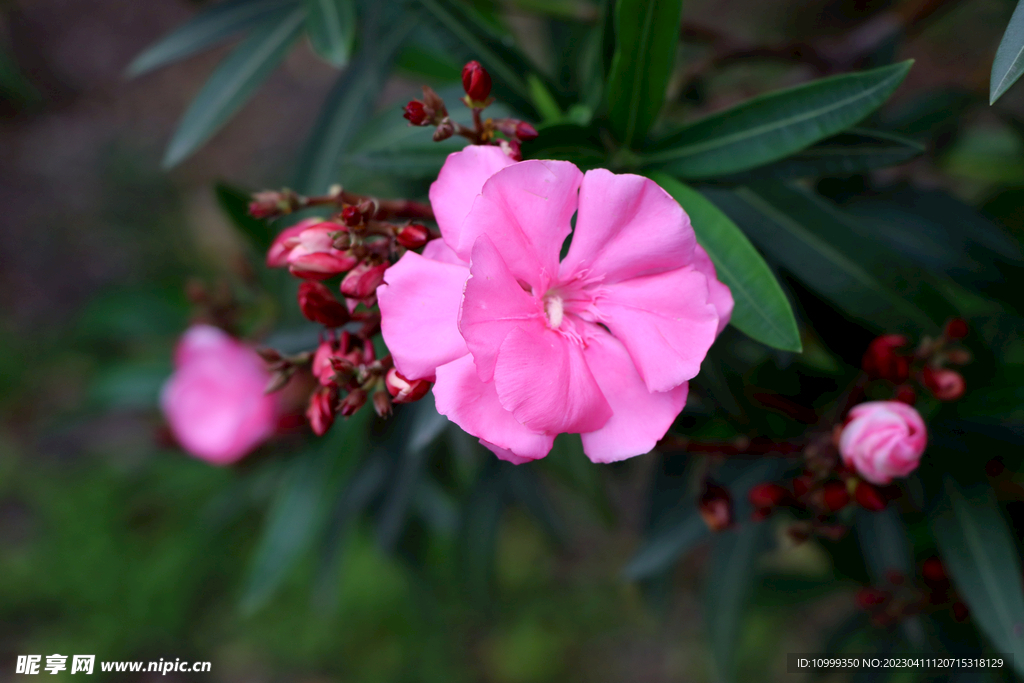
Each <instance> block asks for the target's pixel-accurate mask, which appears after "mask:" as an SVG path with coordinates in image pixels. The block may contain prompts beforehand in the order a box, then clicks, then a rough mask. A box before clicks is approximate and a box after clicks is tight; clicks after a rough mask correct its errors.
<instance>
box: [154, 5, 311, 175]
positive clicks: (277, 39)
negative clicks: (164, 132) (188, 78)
mask: <svg viewBox="0 0 1024 683" xmlns="http://www.w3.org/2000/svg"><path fill="white" fill-rule="evenodd" d="M302 19H303V13H302V10H301V9H299V8H295V9H291V10H287V11H283V12H276V13H274V14H272V15H271V16H270V17H268V18H266V19H265V20H264V21H263V22H262V23H261V24H260V25H259V26H258V27H257V28H256V29H254V30H253V32H252V33H251V34H250V35H249V37H248V38H246V40H245V41H244V42H243V43H242V44H241V45H239V46H238V47H237V48H235V50H234V52H232V53H231V54H230V55H228V57H227V59H225V60H224V61H223V62H221V63H220V65H219V66H218V67H217V69H216V70H215V71H214V72H213V75H211V76H210V78H209V79H208V80H207V81H206V84H205V85H204V86H203V89H202V90H200V91H199V94H198V95H196V98H195V99H194V100H193V101H192V104H191V105H189V108H188V111H186V112H185V116H183V117H182V119H181V123H179V124H178V130H177V131H175V133H174V137H173V138H171V142H170V144H169V145H168V146H167V153H166V154H165V155H164V162H163V163H164V167H165V168H171V167H172V166H175V165H177V164H178V163H180V162H181V161H183V160H184V159H185V158H186V157H188V156H189V155H190V154H192V153H193V152H195V151H196V150H197V149H199V147H200V146H202V144H203V143H205V142H206V141H207V140H209V139H210V137H212V136H213V134H214V133H216V132H217V131H218V130H219V129H220V128H221V126H223V125H224V124H225V123H227V121H228V119H230V118H231V117H232V116H233V115H234V113H235V112H236V111H238V109H239V108H241V106H242V105H243V104H245V103H246V102H247V101H248V99H249V98H250V97H251V96H252V94H253V93H254V92H255V91H256V88H258V87H259V86H260V84H261V83H262V82H263V81H264V79H266V77H267V76H269V75H270V72H271V71H273V70H274V69H275V68H277V65H278V64H279V63H280V62H281V60H283V59H284V57H285V55H286V54H287V52H288V49H289V48H290V47H291V46H292V43H294V42H295V40H296V39H297V38H298V37H299V34H300V32H301V29H302Z"/></svg>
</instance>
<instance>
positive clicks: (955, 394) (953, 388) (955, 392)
mask: <svg viewBox="0 0 1024 683" xmlns="http://www.w3.org/2000/svg"><path fill="white" fill-rule="evenodd" d="M921 381H922V382H923V384H924V385H925V386H926V387H928V390H929V391H931V392H932V394H933V395H934V396H935V398H937V399H939V400H940V401H955V400H957V399H958V398H960V397H961V396H963V395H964V387H965V385H964V378H963V376H962V375H961V374H960V373H959V372H957V371H956V370H947V369H946V368H933V367H931V366H925V368H924V371H923V372H922V373H921Z"/></svg>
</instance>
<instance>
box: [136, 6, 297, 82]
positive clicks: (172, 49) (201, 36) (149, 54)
mask: <svg viewBox="0 0 1024 683" xmlns="http://www.w3.org/2000/svg"><path fill="white" fill-rule="evenodd" d="M297 2H298V0H227V1H226V2H219V3H217V4H215V5H213V6H211V7H210V8H209V9H207V10H206V11H204V12H202V13H201V14H199V15H197V16H195V17H194V18H192V19H190V20H189V21H187V22H185V23H184V24H182V25H181V26H179V27H178V28H176V29H174V30H173V31H171V32H170V33H168V34H167V35H166V36H164V37H163V38H161V39H160V40H159V41H158V42H157V43H155V44H153V45H151V46H149V47H148V48H146V50H145V51H144V52H142V54H140V55H139V56H138V57H136V58H135V59H134V60H133V61H132V63H131V64H130V65H129V66H128V75H129V76H138V75H140V74H144V73H146V72H148V71H152V70H153V69H158V68H160V67H162V66H167V65H168V64H173V63H174V62H177V61H181V60H182V59H185V58H186V57H191V56H192V55H194V54H196V53H198V52H201V51H203V50H205V49H207V48H210V47H213V46H214V45H216V44H217V43H220V42H223V41H225V40H227V39H228V38H231V37H232V36H234V35H237V34H239V33H241V32H242V31H245V30H246V29H249V28H252V27H253V26H256V25H258V24H260V23H262V22H263V21H264V20H265V19H267V18H268V17H270V16H273V15H276V14H278V12H279V11H280V10H281V9H283V8H290V7H294V6H295V5H296V4H297Z"/></svg>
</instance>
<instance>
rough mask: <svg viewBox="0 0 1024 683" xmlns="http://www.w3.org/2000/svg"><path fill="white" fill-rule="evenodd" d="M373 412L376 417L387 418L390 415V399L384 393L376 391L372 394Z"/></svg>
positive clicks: (386, 393)
mask: <svg viewBox="0 0 1024 683" xmlns="http://www.w3.org/2000/svg"><path fill="white" fill-rule="evenodd" d="M373 410H374V412H376V413H377V416H378V417H387V416H388V415H390V414H391V398H390V397H389V396H388V392H386V391H376V392H374V394H373Z"/></svg>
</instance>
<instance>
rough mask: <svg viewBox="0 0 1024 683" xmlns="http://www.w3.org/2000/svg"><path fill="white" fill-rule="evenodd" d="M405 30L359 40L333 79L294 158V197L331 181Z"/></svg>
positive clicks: (317, 191)
mask: <svg viewBox="0 0 1024 683" xmlns="http://www.w3.org/2000/svg"><path fill="white" fill-rule="evenodd" d="M411 28H412V24H411V23H410V21H406V22H404V23H403V24H401V25H399V26H397V27H393V29H392V30H391V31H389V32H388V33H387V35H386V37H384V38H383V39H376V40H366V41H364V44H363V47H362V48H361V49H360V51H359V54H358V55H357V57H356V59H355V61H354V62H353V63H352V64H351V65H350V66H349V67H348V68H347V69H346V70H345V71H344V72H343V73H342V74H341V76H339V77H338V80H337V81H336V82H335V84H334V87H333V88H332V89H331V92H330V94H329V95H328V96H327V101H326V102H325V103H324V106H323V108H322V109H321V110H320V117H319V118H318V119H317V122H316V124H315V125H314V126H313V132H312V133H311V134H310V136H309V139H308V140H307V141H306V146H305V149H304V150H303V152H302V155H301V157H300V158H299V165H298V170H297V173H296V181H295V184H296V187H297V189H298V190H299V191H300V192H303V193H305V194H320V193H323V192H326V191H327V189H328V188H330V186H331V185H333V184H334V183H335V182H337V180H338V172H339V171H340V169H341V164H342V159H343V158H344V156H345V153H346V152H347V151H348V148H349V146H350V145H351V144H352V142H353V140H354V138H355V135H356V133H357V132H358V131H359V129H360V128H361V127H362V126H363V125H364V124H365V123H366V122H367V121H368V120H369V118H370V115H371V114H372V113H373V104H374V102H375V101H376V99H377V95H378V94H380V89H381V87H382V86H383V84H384V80H385V76H386V74H387V72H388V70H389V68H390V65H391V62H392V60H393V59H394V56H395V52H396V51H397V50H398V46H399V45H400V44H401V43H402V41H403V40H404V39H405V36H406V35H407V34H408V32H409V30H410V29H411ZM397 115H398V114H397V112H396V116H397Z"/></svg>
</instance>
